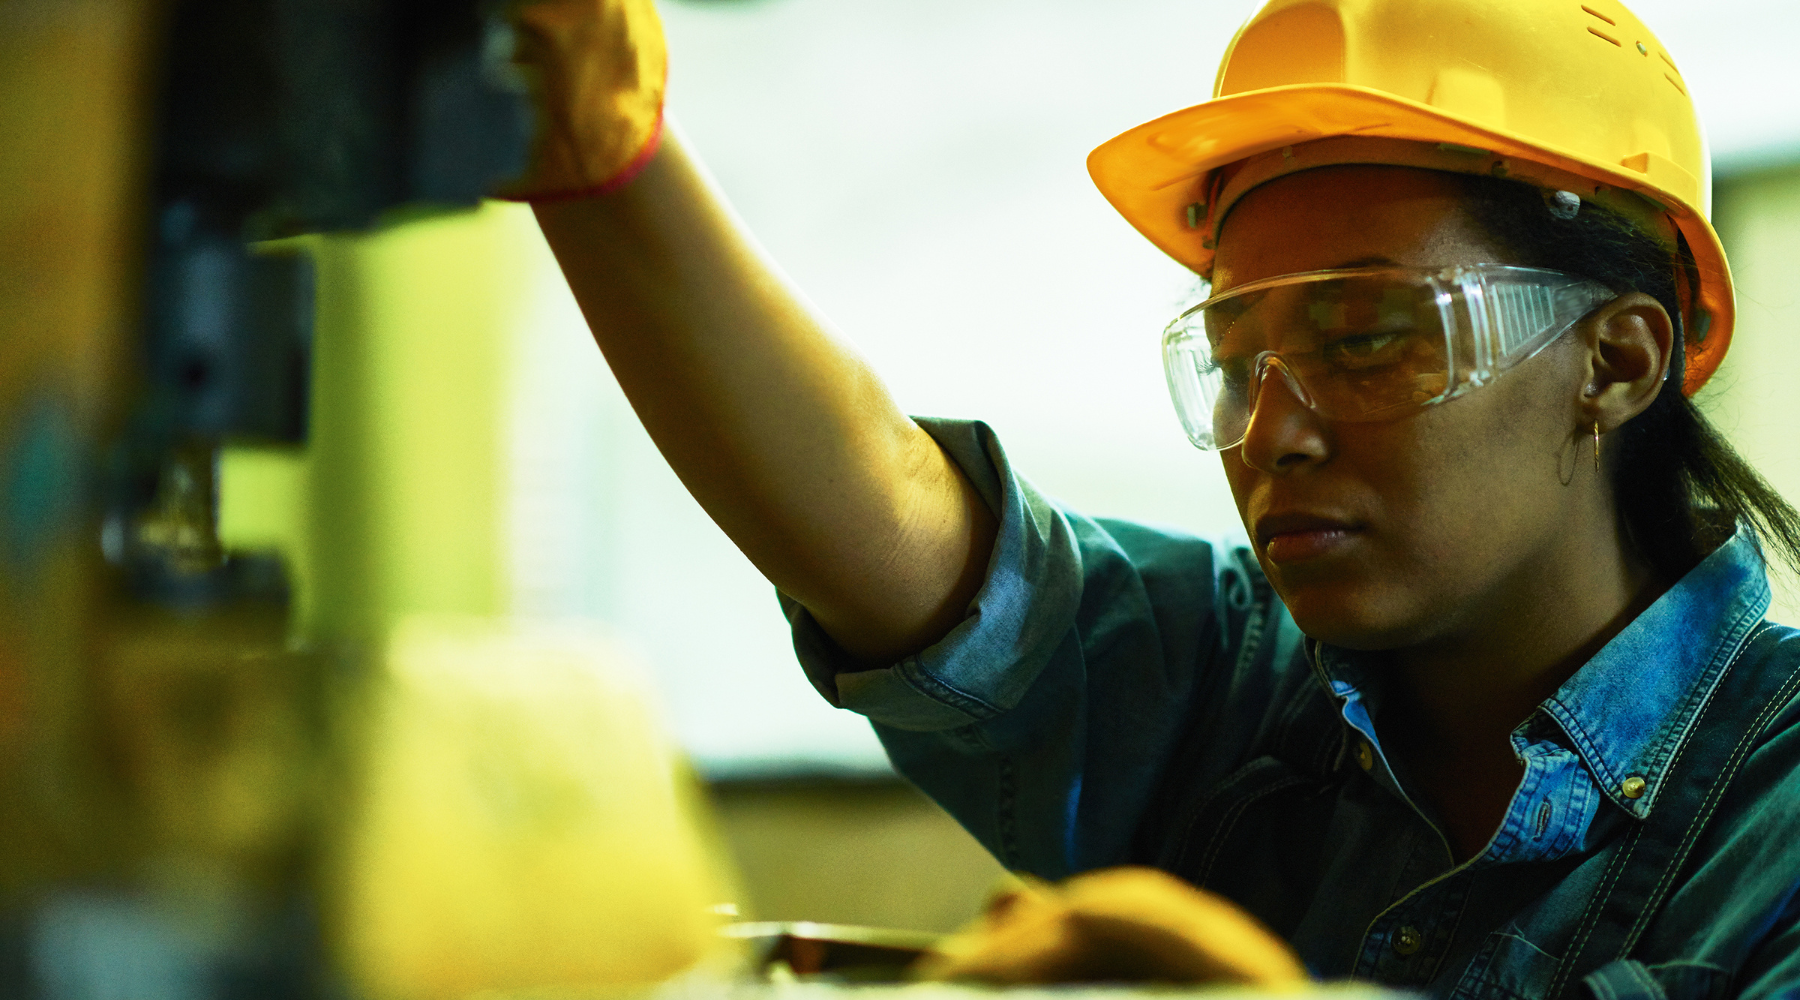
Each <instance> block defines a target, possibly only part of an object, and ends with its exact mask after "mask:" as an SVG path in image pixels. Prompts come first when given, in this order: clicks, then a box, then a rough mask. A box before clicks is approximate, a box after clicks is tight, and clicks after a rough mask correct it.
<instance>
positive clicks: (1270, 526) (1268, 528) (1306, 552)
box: [1256, 512, 1363, 563]
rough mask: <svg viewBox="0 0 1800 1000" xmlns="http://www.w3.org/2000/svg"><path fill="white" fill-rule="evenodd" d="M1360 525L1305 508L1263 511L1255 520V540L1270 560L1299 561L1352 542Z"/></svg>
mask: <svg viewBox="0 0 1800 1000" xmlns="http://www.w3.org/2000/svg"><path fill="white" fill-rule="evenodd" d="M1362 530H1363V527H1362V525H1360V524H1358V523H1357V522H1355V521H1353V520H1350V519H1349V518H1342V517H1333V516H1329V515H1324V514H1314V513H1306V512H1284V513H1279V514H1265V515H1264V516H1262V517H1260V518H1258V519H1257V521H1256V544H1257V547H1258V548H1260V549H1262V551H1263V553H1264V554H1265V555H1267V556H1268V557H1269V561H1270V562H1277V563H1287V562H1299V561H1301V560H1304V559H1314V558H1318V557H1320V556H1325V555H1330V554H1332V553H1333V552H1336V551H1338V550H1339V549H1341V548H1343V547H1344V546H1346V545H1348V544H1350V543H1352V542H1354V541H1355V540H1356V538H1357V536H1359V535H1360V534H1361V533H1362Z"/></svg>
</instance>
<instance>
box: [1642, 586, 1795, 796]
mask: <svg viewBox="0 0 1800 1000" xmlns="http://www.w3.org/2000/svg"><path fill="white" fill-rule="evenodd" d="M1761 618H1762V615H1761V614H1760V613H1758V612H1757V611H1756V605H1755V603H1751V604H1749V605H1746V606H1745V608H1744V610H1743V611H1741V612H1739V613H1738V617H1737V619H1736V620H1735V621H1733V622H1732V623H1731V627H1730V628H1729V629H1727V630H1726V633H1725V634H1726V636H1727V637H1728V639H1727V642H1724V643H1720V644H1719V647H1718V648H1717V649H1716V650H1714V652H1713V658H1712V662H1710V663H1708V664H1707V668H1706V670H1707V673H1708V674H1711V675H1712V677H1711V682H1710V683H1708V684H1705V685H1704V686H1702V685H1695V686H1694V687H1693V688H1691V689H1689V691H1688V694H1687V697H1686V698H1684V699H1682V703H1681V707H1680V708H1678V709H1676V711H1675V713H1674V715H1675V718H1677V719H1685V720H1686V722H1685V723H1683V725H1682V726H1681V728H1680V730H1679V731H1677V732H1672V733H1670V734H1669V735H1668V736H1666V737H1664V739H1663V741H1662V743H1661V744H1659V745H1658V746H1657V747H1656V749H1655V750H1654V751H1652V752H1651V754H1650V762H1649V763H1647V764H1646V765H1645V770H1648V771H1653V772H1655V773H1658V774H1661V775H1663V776H1664V777H1666V776H1667V775H1668V773H1669V772H1670V771H1672V770H1674V768H1675V765H1676V764H1677V763H1678V762H1679V761H1680V760H1681V754H1682V752H1683V751H1684V750H1686V748H1687V745H1688V742H1689V741H1688V738H1687V737H1688V734H1689V733H1691V732H1693V730H1694V726H1695V725H1697V724H1699V721H1700V716H1701V715H1702V714H1704V713H1705V711H1706V708H1707V706H1708V705H1711V704H1712V700H1713V694H1714V693H1715V692H1717V691H1718V689H1719V685H1720V684H1722V683H1724V679H1725V675H1726V674H1727V673H1730V672H1731V668H1732V666H1733V665H1734V664H1736V663H1737V661H1738V657H1740V656H1742V655H1743V653H1744V649H1745V648H1746V647H1748V646H1749V645H1750V643H1751V642H1752V641H1754V640H1755V638H1756V636H1758V635H1760V634H1761V633H1762V632H1763V631H1764V629H1765V628H1766V627H1767V625H1768V623H1767V622H1761V623H1760V625H1761V627H1759V619H1761ZM1746 623H1748V627H1746ZM1740 629H1742V630H1743V631H1742V632H1741V633H1740V631H1739V630H1740ZM1731 637H1735V641H1731ZM1720 663H1723V664H1724V665H1723V666H1719V664H1720ZM1702 676H1705V675H1702ZM1702 687H1703V688H1704V689H1702ZM1696 700H1698V702H1699V704H1698V706H1697V707H1694V708H1693V709H1692V710H1691V711H1690V706H1691V705H1693V703H1694V702H1695V701H1696ZM1661 791H1662V787H1661V782H1658V784H1657V787H1656V788H1652V789H1651V790H1650V798H1649V800H1648V801H1646V802H1645V803H1644V807H1643V808H1644V812H1645V813H1646V814H1647V813H1649V811H1650V810H1651V809H1652V808H1653V807H1654V806H1655V805H1656V800H1657V799H1658V798H1660V797H1661V795H1660V793H1661Z"/></svg>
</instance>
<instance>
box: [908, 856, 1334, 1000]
mask: <svg viewBox="0 0 1800 1000" xmlns="http://www.w3.org/2000/svg"><path fill="white" fill-rule="evenodd" d="M913 971H914V974H915V975H916V976H917V977H918V978H922V979H956V980H975V981H979V982H987V983H998V984H1021V983H1068V982H1103V981H1104V982H1165V983H1245V984H1253V985H1257V986H1274V987H1279V986H1292V985H1298V984H1300V983H1304V982H1305V981H1306V972H1305V970H1304V969H1303V968H1302V967H1301V965H1300V961H1299V959H1297V958H1295V957H1294V954H1293V952H1292V951H1291V950H1289V948H1288V946H1287V944H1286V943H1285V942H1283V941H1282V940H1281V939H1280V938H1277V937H1276V936H1275V935H1273V934H1271V933H1269V931H1268V930H1267V929H1265V928H1264V927H1263V926H1262V925H1261V924H1260V923H1258V922H1257V921H1256V919H1255V918H1253V917H1251V916H1250V915H1249V914H1248V913H1245V912H1244V911H1243V910H1241V909H1239V908H1238V907H1237V906H1236V905H1234V904H1232V903H1230V902H1227V901H1226V900H1224V899H1222V898H1220V897H1218V896H1215V895H1213V894H1211V893H1208V892H1204V891H1202V890H1200V889H1196V888H1194V887H1193V886H1191V885H1189V884H1188V883H1186V882H1183V881H1181V880H1180V879H1178V878H1175V877H1174V876H1172V875H1168V874H1166V873H1164V872H1160V871H1157V870H1155V869H1150V868H1111V869H1106V870H1104V871H1097V872H1090V873H1088V874H1086V875H1080V876H1077V877H1075V878H1072V879H1069V880H1068V881H1066V882H1062V883H1060V884H1058V885H1041V884H1040V885H1034V886H1029V887H1027V888H1025V889H1023V890H1018V891H1014V892H1010V893H1006V894H1004V895H1001V896H999V897H997V898H996V899H995V900H994V901H993V903H991V904H990V905H989V908H988V911H987V913H986V914H984V915H983V916H982V917H980V918H979V919H977V920H976V921H975V922H974V923H973V924H972V925H970V926H969V927H968V928H966V929H964V930H962V931H960V932H958V933H957V934H955V935H952V936H951V937H950V938H948V939H946V940H945V941H944V943H943V944H941V945H939V947H938V949H937V950H935V951H933V952H932V953H930V954H928V955H926V956H925V957H924V958H923V959H920V960H919V962H918V963H917V964H916V965H915V966H914V967H913Z"/></svg>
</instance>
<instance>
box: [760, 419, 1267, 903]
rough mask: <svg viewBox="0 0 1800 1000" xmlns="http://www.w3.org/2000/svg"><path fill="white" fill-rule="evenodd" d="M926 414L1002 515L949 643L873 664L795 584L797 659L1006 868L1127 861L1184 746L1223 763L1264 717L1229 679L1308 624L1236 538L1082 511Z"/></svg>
mask: <svg viewBox="0 0 1800 1000" xmlns="http://www.w3.org/2000/svg"><path fill="white" fill-rule="evenodd" d="M919 423H920V425H921V426H923V427H924V428H925V430H926V431H927V432H928V433H930V434H931V436H932V437H933V438H934V439H936V440H937V442H938V444H939V445H940V446H941V447H942V448H943V449H944V451H945V453H946V454H948V455H949V457H950V458H951V459H952V460H953V461H955V462H956V463H957V465H958V466H960V467H961V469H962V471H963V473H964V474H965V475H966V476H968V478H969V480H970V482H971V483H973V484H974V485H975V487H976V489H977V490H978V492H979V493H980V495H981V497H982V499H983V500H984V501H986V503H987V504H988V505H989V507H990V508H991V509H992V510H993V511H994V512H995V514H996V515H997V516H998V518H999V522H1000V526H999V532H998V536H997V538H996V541H995V545H994V552H993V555H992V556H991V557H990V559H989V562H988V567H987V574H986V577H985V579H984V581H983V583H982V586H981V589H980V590H979V592H978V593H977V594H976V596H975V598H974V600H973V601H972V602H971V603H970V605H969V608H968V613H967V615H966V616H965V618H964V619H963V621H962V622H961V623H960V624H958V625H957V626H956V628H954V629H952V630H951V631H950V633H949V634H948V635H946V636H945V637H944V638H943V639H942V640H940V641H939V642H937V643H935V644H934V645H932V646H930V647H928V648H926V649H924V650H922V651H921V652H919V653H917V654H915V655H913V656H910V657H907V658H906V659H904V660H901V661H900V662H898V663H895V664H893V665H891V666H888V667H884V668H881V669H875V670H870V669H866V664H861V663H858V662H856V661H855V660H853V659H852V658H851V657H849V656H848V655H846V654H845V653H844V652H843V651H842V650H840V649H839V648H838V646H837V645H836V644H835V643H834V642H833V641H832V640H831V638H830V637H829V636H827V635H826V634H825V633H824V632H823V631H822V630H821V629H820V628H819V626H818V624H817V623H816V622H815V621H814V620H813V618H812V616H811V615H810V614H808V613H807V611H806V609H805V608H803V607H801V606H800V605H799V604H797V603H795V602H794V601H792V600H790V599H788V598H786V597H785V596H784V597H783V598H782V606H783V609H784V611H785V612H786V613H787V615H788V619H789V621H790V622H791V623H792V625H793V632H794V646H795V650H796V652H797V653H798V655H799V658H800V662H801V664H802V666H803V668H804V669H805V671H806V674H807V676H808V677H809V678H810V679H811V681H812V683H813V685H814V686H815V687H816V688H818V690H819V692H820V694H822V695H824V696H825V698H826V699H827V700H828V701H830V702H831V703H832V704H833V705H836V706H838V707H841V708H845V709H849V710H852V711H855V712H859V713H861V714H863V715H866V716H868V718H869V719H870V721H871V722H872V723H873V724H874V726H875V730H876V733H877V735H878V736H879V737H880V738H881V740H882V743H883V745H884V746H885V747H886V749H887V751H888V755H889V757H890V759H891V760H892V761H893V763H894V765H895V767H896V769H898V770H899V771H900V772H901V774H903V775H904V776H906V777H907V778H908V779H909V780H911V781H913V782H914V783H915V784H917V785H919V786H920V787H921V788H922V789H923V790H924V791H925V792H926V793H927V794H929V795H931V796H932V797H933V798H934V799H936V800H937V801H938V802H939V803H940V804H941V805H943V806H944V807H945V808H946V809H948V810H949V811H950V812H951V814H952V815H954V816H956V818H957V819H958V820H959V821H960V822H961V823H962V824H963V825H964V826H965V827H966V828H968V829H969V831H970V832H971V833H973V834H974V835H975V836H976V837H977V838H978V839H979V840H981V841H982V843H984V844H985V845H986V846H987V847H988V848H989V850H991V851H993V852H994V854H995V856H996V857H998V858H999V859H1000V860H1001V862H1002V863H1004V864H1006V865H1007V866H1009V867H1011V868H1014V869H1016V870H1023V871H1029V872H1032V873H1034V874H1037V875H1040V876H1044V877H1049V878H1060V877H1064V876H1066V875H1069V874H1072V873H1074V872H1077V871H1082V870H1086V869H1089V868H1094V867H1099V866H1102V865H1108V864H1119V863H1124V862H1127V861H1130V860H1133V858H1132V857H1131V840H1132V834H1133V831H1134V830H1135V828H1136V826H1137V820H1138V818H1139V817H1140V816H1141V815H1142V814H1143V812H1144V811H1145V809H1146V808H1147V807H1148V806H1149V803H1150V800H1151V799H1152V797H1153V796H1154V794H1155V790H1156V787H1157V785H1158V783H1159V782H1160V780H1161V779H1162V773H1163V770H1164V768H1165V766H1166V761H1167V760H1168V759H1169V758H1170V756H1171V754H1172V750H1173V748H1174V746H1175V744H1176V741H1178V740H1180V739H1181V738H1182V736H1183V734H1184V733H1185V732H1188V731H1190V730H1191V729H1192V728H1193V727H1195V726H1201V727H1209V732H1210V733H1212V734H1214V735H1215V736H1216V738H1217V742H1218V746H1217V751H1218V752H1217V754H1216V755H1215V756H1217V757H1218V759H1219V762H1220V766H1226V764H1227V761H1228V759H1229V758H1231V757H1232V756H1233V751H1232V745H1233V743H1234V742H1235V743H1239V744H1242V743H1247V742H1248V740H1249V738H1250V735H1251V730H1252V729H1253V728H1254V720H1253V719H1237V716H1240V715H1243V712H1242V711H1239V710H1242V709H1248V710H1249V716H1252V717H1253V716H1255V715H1258V714H1259V713H1258V712H1257V711H1256V706H1255V705H1253V704H1248V703H1244V702H1245V701H1263V700H1265V698H1266V696H1267V695H1268V694H1269V693H1270V692H1268V691H1263V690H1261V689H1263V688H1265V687H1268V686H1270V685H1269V683H1268V682H1267V680H1266V679H1265V680H1264V681H1260V682H1259V681H1258V680H1257V679H1256V671H1255V670H1250V671H1249V672H1248V674H1247V677H1248V678H1249V683H1248V684H1246V683H1245V680H1246V678H1245V677H1236V676H1234V675H1236V674H1238V673H1240V672H1242V671H1240V669H1238V668H1248V667H1250V666H1251V665H1252V661H1262V662H1263V663H1264V664H1265V666H1266V664H1267V662H1268V660H1269V657H1268V655H1267V652H1266V650H1263V649H1262V647H1264V646H1267V645H1270V643H1268V642H1265V641H1264V640H1265V639H1275V638H1279V639H1281V640H1282V644H1284V645H1288V646H1290V647H1293V648H1297V641H1298V634H1297V633H1295V632H1293V631H1292V625H1291V621H1288V620H1287V619H1286V616H1285V612H1280V611H1279V610H1278V609H1279V603H1278V602H1275V601H1274V599H1273V596H1272V595H1271V594H1270V593H1269V591H1268V587H1267V584H1266V583H1265V582H1264V581H1263V578H1262V576H1261V573H1260V571H1259V570H1258V569H1257V567H1256V564H1255V560H1254V558H1253V557H1252V556H1251V555H1250V553H1249V552H1248V550H1247V548H1245V547H1244V546H1243V545H1241V544H1238V545H1231V544H1227V543H1221V542H1216V541H1210V540H1207V539H1204V538H1201V537H1198V536H1195V535H1191V534H1188V533H1185V532H1181V531H1177V530H1173V529H1164V528H1153V527H1149V526H1145V525H1140V524H1135V523H1132V522H1127V521H1109V520H1097V519H1091V518H1087V517H1083V516H1081V515H1079V514H1076V513H1074V512H1072V511H1069V510H1067V509H1065V508H1063V507H1062V506H1060V505H1059V504H1057V503H1056V502H1054V501H1052V500H1050V499H1049V498H1047V497H1045V496H1044V495H1043V494H1041V493H1040V492H1038V491H1037V490H1036V489H1035V488H1034V487H1032V486H1031V484H1030V483H1028V482H1027V481H1026V480H1024V479H1023V478H1021V477H1020V476H1018V475H1017V474H1015V473H1014V471H1013V469H1012V468H1011V466H1010V464H1009V463H1008V461H1007V457H1006V454H1005V451H1004V449H1003V448H1002V447H1001V445H1000V442H999V441H998V439H997V438H996V436H995V435H994V432H993V431H992V430H991V429H990V428H989V427H988V426H987V425H985V424H982V423H979V422H971V421H953V420H930V419H921V420H919ZM1283 623H1285V625H1284V624H1283ZM1271 626H1274V627H1271ZM1264 672H1265V673H1266V672H1267V671H1266V670H1265V671H1264ZM1226 696H1230V700H1232V701H1234V702H1240V703H1239V704H1237V705H1235V706H1234V707H1233V709H1232V710H1227V709H1226V707H1225V706H1224V704H1223V700H1224V699H1225V698H1226ZM1234 719H1236V721H1234ZM1195 777H1200V776H1199V775H1196V776H1195Z"/></svg>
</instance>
